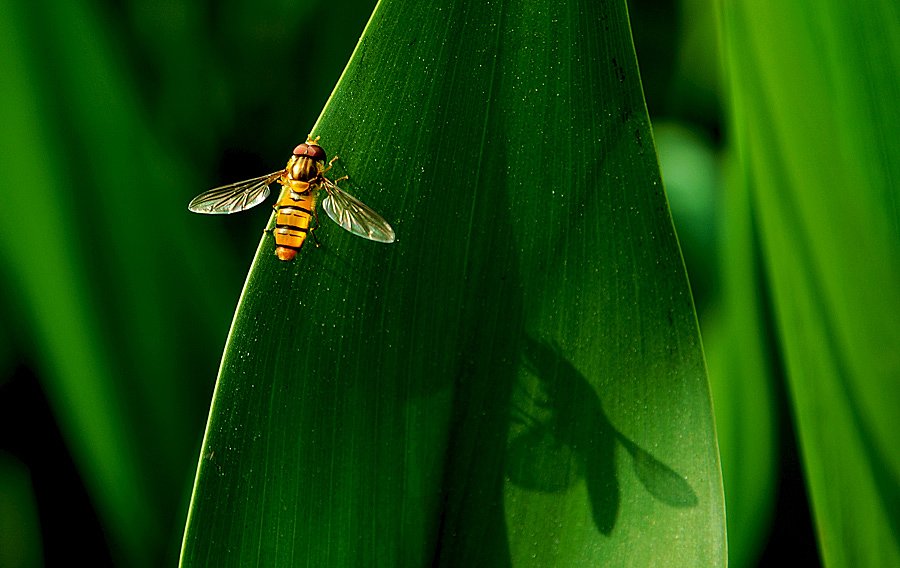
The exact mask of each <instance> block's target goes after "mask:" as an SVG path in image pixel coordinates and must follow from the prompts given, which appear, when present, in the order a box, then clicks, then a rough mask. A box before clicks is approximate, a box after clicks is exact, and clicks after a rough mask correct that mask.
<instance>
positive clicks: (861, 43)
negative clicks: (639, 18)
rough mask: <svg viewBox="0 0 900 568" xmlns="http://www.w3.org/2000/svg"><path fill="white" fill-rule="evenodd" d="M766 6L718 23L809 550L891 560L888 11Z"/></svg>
mask: <svg viewBox="0 0 900 568" xmlns="http://www.w3.org/2000/svg"><path fill="white" fill-rule="evenodd" d="M776 4H777V3H768V2H763V3H753V5H752V6H751V5H750V4H747V5H744V4H736V5H735V6H733V7H730V8H729V9H728V10H726V11H725V15H726V18H725V20H724V21H725V26H726V30H727V31H728V33H730V34H731V35H732V36H733V39H732V40H731V45H730V46H729V56H728V61H729V64H730V65H731V69H730V72H731V81H732V89H733V93H734V98H735V102H734V122H735V129H736V132H737V136H738V142H739V148H740V151H741V155H742V159H743V160H744V167H745V168H746V169H747V171H748V173H749V175H751V176H752V179H753V181H754V184H753V186H752V187H753V203H754V207H755V213H756V215H757V217H758V219H759V227H760V236H761V239H760V240H761V248H762V253H763V257H764V259H765V262H766V272H767V274H769V279H770V283H771V289H772V293H773V309H774V313H775V314H776V321H777V324H778V331H779V340H780V342H781V344H782V346H783V350H784V353H785V364H786V370H787V375H788V379H789V387H790V394H791V397H792V403H793V407H794V412H795V413H796V419H797V425H798V431H799V434H800V448H801V453H802V456H803V460H804V466H805V473H806V476H807V482H808V486H809V490H810V494H811V500H812V504H813V510H814V518H815V522H816V526H817V530H818V533H819V542H820V548H821V551H822V557H823V560H824V562H825V564H826V565H827V566H887V565H898V564H900V481H898V480H900V452H898V450H897V445H896V443H895V441H894V438H895V433H894V432H895V430H896V424H895V423H896V408H897V406H898V404H900V388H898V385H900V383H898V375H897V358H896V353H897V352H898V351H900V332H898V328H897V326H896V319H897V314H898V313H900V289H898V287H897V285H896V284H897V282H898V281H900V246H898V242H900V239H898V236H900V232H898V223H897V219H898V218H900V212H898V209H897V203H898V201H897V191H896V188H897V187H898V179H900V177H898V176H900V153H898V141H897V139H896V136H895V135H894V133H895V132H896V130H897V128H898V127H900V124H898V116H897V113H896V110H895V108H894V107H891V108H888V107H887V106H885V101H888V100H894V101H895V100H897V98H898V96H900V84H898V82H897V80H896V77H897V76H898V71H900V69H898V64H900V63H898V62H900V47H898V46H900V43H898V41H897V38H898V37H900V13H898V10H897V6H896V4H894V3H891V2H872V3H869V4H866V5H865V6H852V7H851V6H846V5H844V4H842V3H839V2H826V3H816V5H815V6H813V5H812V4H810V5H809V6H805V7H804V6H800V5H798V6H794V7H787V6H784V5H781V4H777V5H776ZM773 24H774V25H773ZM796 29H802V30H804V31H805V32H806V33H804V34H799V35H797V34H793V33H792V31H793V30H796ZM786 40H788V41H786ZM798 85H799V86H801V87H802V88H797V86H798Z"/></svg>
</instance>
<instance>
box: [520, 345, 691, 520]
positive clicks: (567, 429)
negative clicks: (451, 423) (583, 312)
mask: <svg viewBox="0 0 900 568" xmlns="http://www.w3.org/2000/svg"><path fill="white" fill-rule="evenodd" d="M522 362H523V365H524V367H525V369H526V370H527V371H528V372H529V373H530V375H532V376H533V377H534V378H533V379H530V380H529V379H524V380H520V381H519V383H518V385H517V388H516V392H515V393H514V396H513V409H512V427H511V429H510V439H509V443H508V454H507V477H508V478H509V480H510V481H511V482H512V483H513V484H515V485H517V486H519V487H522V488H525V489H530V490H534V491H541V492H549V493H561V492H564V491H566V490H568V489H569V488H570V487H571V486H572V485H573V484H574V483H575V482H576V481H577V480H579V479H581V478H584V480H585V483H586V486H587V491H588V496H589V498H590V502H591V509H592V516H593V520H594V524H595V525H596V527H597V530H598V531H600V532H601V533H603V534H604V535H609V534H611V533H612V530H613V528H614V526H615V521H616V516H617V514H618V511H619V501H620V490H619V482H618V477H617V475H616V459H615V449H616V444H617V443H618V444H620V445H621V446H622V447H623V448H624V449H625V450H626V451H627V452H628V454H629V455H630V456H631V460H632V465H633V467H634V472H635V474H636V475H637V478H638V479H639V480H640V482H641V484H642V485H643V486H644V488H645V489H646V490H647V492H648V493H650V495H652V496H653V497H654V498H655V499H657V500H659V501H661V502H662V503H665V504H666V505H668V506H670V507H675V508H687V507H694V506H696V505H697V503H698V500H697V495H696V494H695V493H694V491H693V489H691V486H690V484H688V482H687V481H686V480H685V479H684V477H682V476H681V475H679V474H678V473H677V472H675V471H674V470H673V469H672V468H670V467H669V466H667V465H666V464H664V463H662V462H661V461H659V460H658V459H656V458H654V457H653V456H652V455H651V454H650V453H649V452H647V451H646V450H644V449H643V448H641V447H640V446H638V445H637V444H636V443H634V442H633V441H631V440H629V439H628V438H626V437H625V436H624V435H623V434H622V433H621V432H619V431H618V430H616V428H615V427H614V426H613V425H612V423H611V422H610V421H609V418H607V416H606V414H605V413H604V412H603V406H602V404H601V402H600V398H599V397H598V396H597V393H596V392H595V391H594V388H593V387H592V386H591V385H590V383H589V382H588V381H587V379H586V378H585V377H584V376H583V375H582V374H581V373H580V372H579V371H578V370H577V369H576V368H575V367H574V366H573V365H572V364H571V363H570V362H569V361H568V360H566V359H565V357H563V356H562V355H561V353H560V348H559V346H558V345H556V344H553V345H551V344H549V343H547V342H544V341H538V340H535V339H532V338H530V337H528V336H525V337H524V338H523V347H522Z"/></svg>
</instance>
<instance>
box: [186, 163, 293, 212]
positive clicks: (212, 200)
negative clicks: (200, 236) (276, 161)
mask: <svg viewBox="0 0 900 568" xmlns="http://www.w3.org/2000/svg"><path fill="white" fill-rule="evenodd" d="M283 173H284V172H283V171H280V172H274V173H271V174H268V175H264V176H261V177H258V178H253V179H248V180H245V181H239V182H237V183H232V184H229V185H223V186H222V187H217V188H215V189H210V190H209V191H205V192H203V193H201V194H200V195H198V196H197V197H195V198H194V199H193V200H192V201H191V202H190V204H188V209H190V210H191V211H193V212H194V213H210V214H225V215H227V214H228V213H237V212H238V211H244V210H246V209H250V208H251V207H255V206H257V205H259V204H260V203H262V202H263V201H265V199H266V197H268V196H269V185H270V184H271V183H273V182H274V181H275V180H277V179H278V178H279V177H281V175H282V174H283Z"/></svg>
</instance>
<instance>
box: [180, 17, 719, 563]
mask: <svg viewBox="0 0 900 568" xmlns="http://www.w3.org/2000/svg"><path fill="white" fill-rule="evenodd" d="M313 134H314V135H321V137H322V139H321V144H322V145H323V147H324V148H325V150H326V151H327V152H328V153H329V155H332V154H340V156H341V157H340V159H339V160H338V161H337V162H336V165H335V170H334V171H333V172H330V173H329V175H331V174H333V175H334V176H335V177H339V176H343V175H349V180H347V181H345V182H342V183H343V184H344V185H343V187H345V189H347V190H348V191H349V192H350V193H353V194H354V195H356V196H357V197H359V198H360V199H362V200H363V201H364V202H365V203H367V204H369V205H370V206H372V207H373V208H374V209H375V210H377V211H379V212H380V213H381V214H382V215H384V217H385V218H386V219H387V220H388V221H389V222H390V223H391V224H392V225H393V227H394V229H395V230H396V233H397V237H398V239H397V242H396V243H393V244H390V245H383V244H379V243H373V242H370V241H366V240H363V239H360V238H357V237H355V236H353V235H350V234H349V233H346V232H344V231H342V230H341V229H340V228H339V227H337V226H336V225H334V224H333V223H331V222H330V221H328V220H326V219H325V218H324V215H323V216H322V217H323V224H322V226H321V228H320V229H319V230H318V231H317V235H318V237H319V239H320V240H321V242H322V246H321V247H319V248H316V247H315V246H312V244H311V243H310V244H307V245H306V246H305V247H304V248H303V249H302V250H301V251H300V253H299V254H298V255H297V257H296V258H295V259H294V260H293V261H291V262H282V261H279V260H278V259H277V258H276V257H275V256H274V255H273V249H274V244H273V241H272V237H271V236H270V235H266V236H264V237H263V239H262V242H261V243H260V248H259V251H258V253H257V256H256V259H255V261H254V264H253V268H252V269H251V272H250V275H249V277H248V280H247V283H246V286H245V289H244V293H243V296H242V299H241V302H240V304H239V306H238V310H237V313H236V315H235V320H234V324H233V327H232V331H231V335H230V337H229V341H228V345H227V348H226V351H225V355H224V358H223V361H222V367H221V370H220V375H219V380H218V383H217V387H216V393H215V396H214V399H213V404H212V409H211V412H210V419H209V424H208V427H207V433H206V439H205V442H204V447H203V453H202V457H201V460H200V465H199V470H198V474H197V481H196V484H195V487H194V495H193V499H192V504H191V511H190V514H189V517H188V523H187V527H186V531H185V540H184V545H183V549H182V565H183V566H197V565H216V566H234V565H238V564H243V563H252V564H254V565H294V564H297V565H301V564H302V565H306V564H307V563H309V564H312V565H318V566H345V565H346V566H369V565H384V566H421V565H435V566H492V567H494V566H511V565H513V564H515V565H517V566H528V565H535V566H536V565H560V566H575V565H591V566H594V565H601V564H603V563H611V564H623V563H626V564H634V565H653V564H668V565H679V566H709V565H716V564H719V565H721V564H723V563H724V555H725V542H724V503H723V498H722V486H721V477H720V471H719V465H718V454H717V448H716V441H715V428H714V423H713V417H712V410H711V405H710V398H709V389H708V385H707V381H706V372H705V367H704V362H703V355H702V351H701V347H700V341H699V335H698V330H697V325H696V317H695V314H694V310H693V305H692V302H691V296H690V291H689V288H688V284H687V280H686V277H685V273H684V267H683V264H682V262H681V256H680V253H679V250H678V245H677V242H676V239H675V235H674V231H673V228H672V222H671V219H670V217H669V213H668V208H667V205H666V201H665V196H664V193H663V190H662V182H661V180H660V177H659V169H658V165H657V160H656V154H655V150H654V146H653V139H652V136H651V131H650V124H649V121H648V118H647V113H646V109H645V106H644V104H643V99H642V95H641V86H640V80H639V76H638V70H637V65H636V61H635V57H634V52H633V47H632V44H631V38H630V35H629V29H628V19H627V14H626V12H625V6H624V3H612V4H603V5H601V4H598V3H594V2H569V3H559V4H554V3H549V4H548V3H523V2H506V3H484V2H476V1H468V2H427V3H426V2H418V3H403V2H399V1H391V0H384V1H382V2H381V3H380V4H379V5H378V7H377V8H376V11H375V13H374V14H373V16H372V19H371V20H370V22H369V25H368V26H367V28H366V31H365V33H364V35H363V37H362V38H361V40H360V43H359V45H358V47H357V49H356V51H355V53H354V55H353V57H352V59H351V61H350V63H349V64H348V66H347V69H346V70H345V72H344V75H343V76H342V78H341V81H340V82H339V84H338V86H337V87H336V89H335V91H334V93H333V95H332V97H331V99H330V100H329V103H328V105H327V106H326V108H325V110H324V111H323V114H322V116H321V118H320V120H319V122H318V124H317V125H316V127H315V128H314V132H313ZM272 169H275V168H274V167H273V168H272ZM260 173H264V172H260Z"/></svg>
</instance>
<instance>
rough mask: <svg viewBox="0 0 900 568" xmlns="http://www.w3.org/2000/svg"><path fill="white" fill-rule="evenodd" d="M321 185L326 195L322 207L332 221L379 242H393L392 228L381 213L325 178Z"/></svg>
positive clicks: (358, 234)
mask: <svg viewBox="0 0 900 568" xmlns="http://www.w3.org/2000/svg"><path fill="white" fill-rule="evenodd" d="M323 185H324V186H325V191H327V192H328V197H326V198H325V200H324V201H323V202H322V208H323V209H325V212H326V213H328V216H329V217H331V220H332V221H334V222H335V223H337V224H338V225H340V226H341V227H343V228H344V229H346V230H348V231H350V232H351V233H353V234H354V235H357V236H360V237H363V238H366V239H370V240H373V241H378V242H380V243H392V242H394V239H395V235H394V230H393V229H392V228H391V226H390V225H389V224H388V222H387V221H385V220H384V219H382V218H381V215H379V214H378V213H376V212H375V211H374V210H373V209H372V208H371V207H369V206H368V205H366V204H365V203H363V202H362V201H360V200H358V199H356V198H355V197H353V196H352V195H350V194H349V193H347V192H346V191H344V190H342V189H341V188H339V187H338V186H336V185H335V184H334V183H332V182H330V181H328V180H325V183H323Z"/></svg>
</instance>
